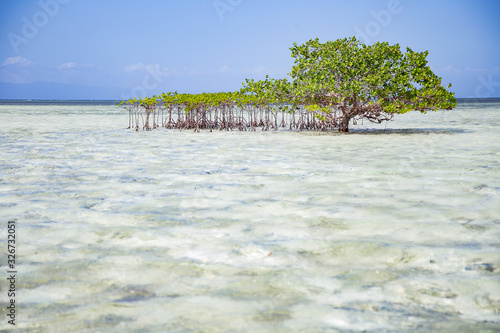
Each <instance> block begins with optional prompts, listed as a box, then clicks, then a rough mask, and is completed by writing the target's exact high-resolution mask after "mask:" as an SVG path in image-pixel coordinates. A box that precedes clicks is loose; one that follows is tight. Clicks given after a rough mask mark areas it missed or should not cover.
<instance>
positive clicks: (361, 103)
mask: <svg viewBox="0 0 500 333" xmlns="http://www.w3.org/2000/svg"><path fill="white" fill-rule="evenodd" d="M290 50H291V51H292V57H293V58H295V64H294V66H293V67H292V71H291V73H290V77H291V78H292V81H291V82H289V81H286V80H269V79H266V80H265V81H264V82H253V81H251V80H247V81H246V85H245V87H244V89H243V91H246V92H250V93H256V94H257V95H259V94H262V92H261V90H265V91H266V93H267V94H272V95H274V96H276V97H278V98H279V99H283V98H284V99H287V100H288V101H290V102H291V103H293V104H302V105H305V106H306V108H307V109H308V110H310V111H312V112H315V113H316V115H317V117H319V118H320V119H323V120H325V121H327V122H329V123H331V124H332V125H333V126H334V127H337V128H338V129H339V131H340V132H347V131H348V130H349V127H348V126H349V122H350V120H351V119H368V120H370V121H373V122H378V123H380V122H382V121H385V120H390V119H392V118H393V116H394V115H395V114H402V113H406V112H408V111H412V110H418V111H421V112H427V111H430V110H438V109H448V110H449V109H452V108H453V107H455V106H456V99H455V97H454V94H453V93H452V92H449V91H447V90H446V89H445V88H444V87H443V86H441V78H440V77H438V76H437V75H436V74H434V73H433V72H432V70H431V68H430V67H429V66H428V61H427V60H426V58H427V56H428V51H425V52H415V51H413V50H411V49H410V48H406V52H405V53H402V52H401V49H400V46H399V44H396V45H389V43H379V42H378V43H375V44H373V45H365V44H363V43H361V42H360V41H358V40H357V39H356V38H355V37H351V38H344V39H338V40H336V41H328V42H326V43H320V42H319V40H318V39H311V40H309V41H307V42H306V43H304V44H303V45H297V44H296V43H294V45H293V47H292V48H290ZM450 87H451V84H449V85H448V88H450ZM263 88H265V89H263Z"/></svg>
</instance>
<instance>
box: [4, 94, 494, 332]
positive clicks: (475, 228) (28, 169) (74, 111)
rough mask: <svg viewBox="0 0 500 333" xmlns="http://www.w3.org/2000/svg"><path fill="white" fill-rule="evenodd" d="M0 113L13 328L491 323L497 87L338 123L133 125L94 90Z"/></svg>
mask: <svg viewBox="0 0 500 333" xmlns="http://www.w3.org/2000/svg"><path fill="white" fill-rule="evenodd" d="M0 116H1V118H2V126H1V127H0V139H1V141H0V218H1V220H3V221H4V223H5V224H2V225H4V227H2V230H1V237H2V238H1V239H2V241H3V240H5V239H6V231H7V228H6V222H7V220H10V219H17V225H18V231H17V236H18V245H17V246H18V247H17V248H18V250H17V251H18V252H17V253H18V267H17V270H18V280H17V288H18V294H17V295H18V296H17V298H16V302H18V305H19V307H20V308H19V310H18V311H19V312H18V318H17V320H18V322H17V325H16V327H17V328H18V329H19V330H20V331H29V332H37V331H40V332H68V331H79V332H95V331H99V332H115V331H129V332H134V331H136V332H143V331H144V332H191V331H207V332H210V331H217V332H218V331H233V332H237V331H242V332H243V331H252V332H289V331H309V332H318V331H329V332H337V331H339V332H349V331H353V332H359V331H363V330H366V331H375V332H377V331H380V332H386V331H410V330H411V331H429V330H430V331H455V332H468V331H470V330H472V329H473V330H474V331H479V330H483V331H484V332H488V331H490V332H493V331H496V330H499V329H500V316H499V314H500V275H499V273H500V198H499V190H500V104H499V103H461V104H460V105H459V107H458V108H457V109H455V110H453V111H446V112H442V111H439V112H430V113H428V114H425V115H421V114H420V113H409V114H406V115H402V116H399V117H396V119H395V121H393V122H390V123H387V124H382V125H371V124H366V123H365V124H358V125H357V126H353V129H354V131H353V132H351V133H349V134H338V133H324V132H297V131H279V132H273V131H271V132H262V131H257V132H236V131H235V132H218V131H215V132H211V133H210V132H203V131H202V132H201V133H193V132H191V131H182V132H179V131H177V130H165V129H158V130H154V131H151V132H142V131H140V132H133V131H130V130H127V129H125V127H126V126H127V119H128V115H127V113H126V111H123V110H121V109H119V108H118V107H116V106H112V105H96V104H92V105H78V104H75V105H63V104H48V105H23V104H13V105H0ZM1 264H2V269H1V270H2V271H3V272H6V271H7V266H6V260H2V261H1ZM4 275H6V273H4ZM2 290H3V291H2V295H1V296H0V300H1V302H2V303H1V304H2V316H3V317H4V318H5V311H6V310H5V306H6V304H7V303H6V302H7V297H6V295H5V290H4V288H2ZM9 326H10V325H8V324H7V320H6V319H2V320H1V322H0V329H6V328H9Z"/></svg>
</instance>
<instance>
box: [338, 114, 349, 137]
mask: <svg viewBox="0 0 500 333" xmlns="http://www.w3.org/2000/svg"><path fill="white" fill-rule="evenodd" d="M350 120H351V118H349V117H347V116H345V115H344V116H343V117H342V119H341V121H340V125H339V132H341V133H346V132H349V121H350Z"/></svg>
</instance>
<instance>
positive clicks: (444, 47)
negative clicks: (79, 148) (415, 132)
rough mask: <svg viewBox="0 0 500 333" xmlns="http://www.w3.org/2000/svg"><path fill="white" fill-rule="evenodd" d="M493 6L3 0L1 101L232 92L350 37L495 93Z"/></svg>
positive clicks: (498, 7)
mask: <svg viewBox="0 0 500 333" xmlns="http://www.w3.org/2000/svg"><path fill="white" fill-rule="evenodd" d="M499 14H500V1H497V0H476V1H472V0H469V1H465V0H352V1H339V0H307V1H305V0H304V1H299V0H286V1H285V0H177V1H173V0H140V1H138V0H137V1H131V0H37V1H31V0H19V1H14V0H4V1H1V2H0V98H2V99H6V98H31V99H125V98H129V97H135V96H143V97H144V96H151V95H154V94H158V93H161V92H166V91H175V90H177V91H179V92H191V93H199V92H203V91H207V92H215V91H234V90H238V89H239V88H240V87H241V83H242V82H243V81H244V80H245V78H255V79H261V78H264V77H265V75H269V76H271V77H276V78H281V77H285V76H286V75H287V73H289V72H290V69H291V66H292V65H293V59H292V58H291V57H290V50H289V48H290V47H291V46H292V45H293V43H294V42H297V43H299V44H301V43H303V42H305V41H307V40H309V39H311V38H316V37H319V38H320V40H321V41H323V42H324V41H327V40H335V39H338V38H344V37H349V36H354V35H355V36H357V37H358V38H359V39H360V40H362V41H363V42H365V43H367V44H372V43H373V42H375V41H387V42H389V43H391V44H393V43H399V44H400V45H401V46H402V47H403V48H405V47H406V46H409V47H411V48H412V49H414V50H416V51H424V50H429V57H428V60H429V63H430V65H431V67H432V68H433V70H434V72H435V73H436V74H438V75H439V76H442V77H443V83H448V82H451V83H452V84H453V87H452V90H453V91H455V92H456V95H457V97H476V98H477V97H500V42H499V41H500V38H499V34H500V23H499V22H500V20H499Z"/></svg>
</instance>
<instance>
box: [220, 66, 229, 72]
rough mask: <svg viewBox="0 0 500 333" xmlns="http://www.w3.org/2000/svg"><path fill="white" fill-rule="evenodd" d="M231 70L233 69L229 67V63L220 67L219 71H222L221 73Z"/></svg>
mask: <svg viewBox="0 0 500 333" xmlns="http://www.w3.org/2000/svg"><path fill="white" fill-rule="evenodd" d="M230 71H231V67H229V66H228V65H224V66H222V67H221V68H219V72H221V73H227V72H230Z"/></svg>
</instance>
